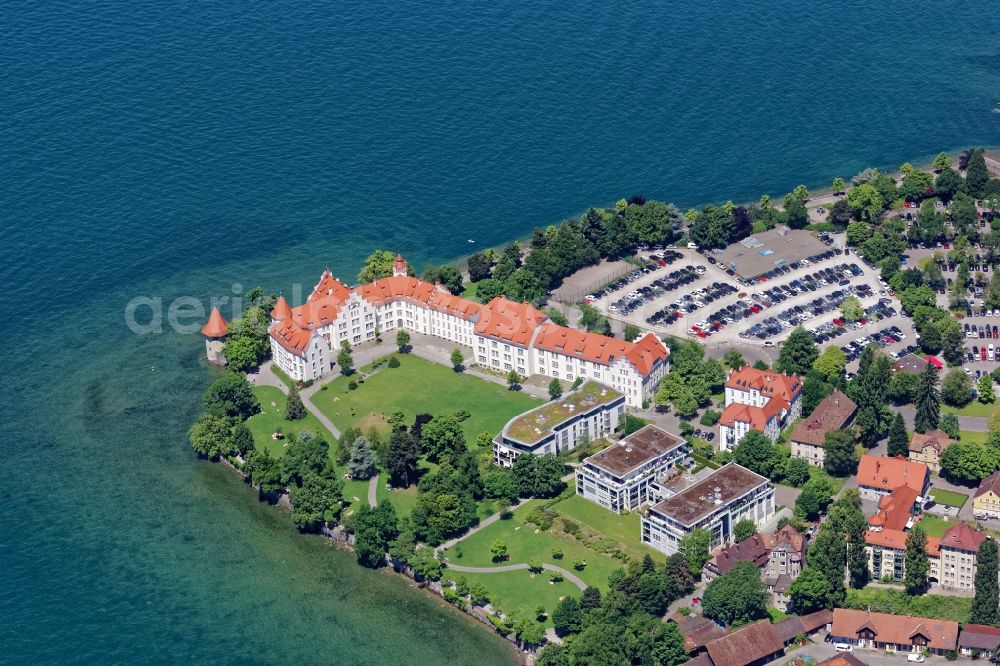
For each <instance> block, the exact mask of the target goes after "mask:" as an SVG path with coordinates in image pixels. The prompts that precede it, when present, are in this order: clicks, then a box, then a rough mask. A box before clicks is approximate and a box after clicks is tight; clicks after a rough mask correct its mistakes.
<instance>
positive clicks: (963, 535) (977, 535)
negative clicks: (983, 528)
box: [941, 523, 986, 552]
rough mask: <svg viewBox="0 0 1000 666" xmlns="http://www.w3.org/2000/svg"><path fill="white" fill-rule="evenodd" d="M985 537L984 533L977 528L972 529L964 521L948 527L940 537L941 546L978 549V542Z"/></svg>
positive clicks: (974, 550)
mask: <svg viewBox="0 0 1000 666" xmlns="http://www.w3.org/2000/svg"><path fill="white" fill-rule="evenodd" d="M985 539H986V535H985V534H983V533H982V532H980V531H979V530H977V529H973V528H971V527H969V526H968V525H966V524H965V523H958V524H956V525H952V526H951V527H949V528H948V531H947V532H945V533H944V536H942V537H941V547H942V548H951V549H954V550H970V551H972V552H976V551H978V550H979V544H981V543H982V542H983V541H984V540H985Z"/></svg>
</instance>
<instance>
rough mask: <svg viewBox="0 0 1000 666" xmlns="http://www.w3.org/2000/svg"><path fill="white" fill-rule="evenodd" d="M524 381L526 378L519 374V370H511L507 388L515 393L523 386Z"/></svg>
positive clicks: (508, 375) (508, 374)
mask: <svg viewBox="0 0 1000 666" xmlns="http://www.w3.org/2000/svg"><path fill="white" fill-rule="evenodd" d="M522 381H524V378H522V377H521V375H519V374H517V370H514V369H513V368H511V370H510V372H508V373H507V388H508V389H509V390H511V391H513V390H515V389H516V388H517V387H518V386H520V385H521V382H522Z"/></svg>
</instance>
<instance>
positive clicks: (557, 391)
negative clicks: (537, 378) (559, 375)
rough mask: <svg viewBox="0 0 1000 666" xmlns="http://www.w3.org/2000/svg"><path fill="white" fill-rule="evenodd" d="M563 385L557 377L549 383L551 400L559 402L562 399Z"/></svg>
mask: <svg viewBox="0 0 1000 666" xmlns="http://www.w3.org/2000/svg"><path fill="white" fill-rule="evenodd" d="M562 392H563V390H562V384H561V383H560V382H559V380H558V379H556V378H555V377H553V378H552V381H550V382H549V400H558V399H559V398H560V397H562Z"/></svg>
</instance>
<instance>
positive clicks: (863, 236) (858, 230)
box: [847, 222, 871, 246]
mask: <svg viewBox="0 0 1000 666" xmlns="http://www.w3.org/2000/svg"><path fill="white" fill-rule="evenodd" d="M870 236H871V227H869V226H868V224H867V223H865V222H851V223H850V224H848V225H847V243H848V244H849V245H854V246H857V245H861V244H862V243H864V242H865V241H866V240H868V238H869V237H870Z"/></svg>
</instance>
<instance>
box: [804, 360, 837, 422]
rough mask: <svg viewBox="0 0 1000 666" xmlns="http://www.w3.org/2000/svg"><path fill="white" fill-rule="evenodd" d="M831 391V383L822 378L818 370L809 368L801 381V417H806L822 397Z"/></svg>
mask: <svg viewBox="0 0 1000 666" xmlns="http://www.w3.org/2000/svg"><path fill="white" fill-rule="evenodd" d="M831 393H833V384H830V383H829V382H827V381H825V380H824V379H823V374H822V373H821V372H819V371H818V370H810V371H809V372H808V373H807V374H806V379H805V381H804V382H803V383H802V396H801V400H802V417H803V418H806V417H808V416H809V415H810V414H812V413H813V410H814V409H816V407H817V406H818V405H819V403H820V402H822V401H823V398H825V397H826V396H828V395H830V394H831Z"/></svg>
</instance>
